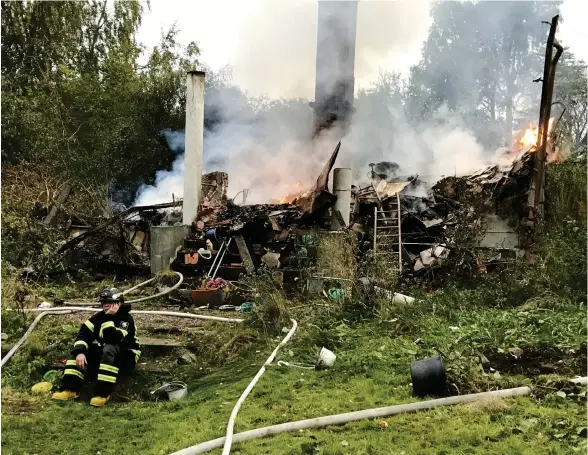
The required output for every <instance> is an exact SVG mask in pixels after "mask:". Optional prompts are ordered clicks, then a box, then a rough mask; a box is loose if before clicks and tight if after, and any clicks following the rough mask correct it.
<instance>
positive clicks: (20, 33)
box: [2, 0, 199, 194]
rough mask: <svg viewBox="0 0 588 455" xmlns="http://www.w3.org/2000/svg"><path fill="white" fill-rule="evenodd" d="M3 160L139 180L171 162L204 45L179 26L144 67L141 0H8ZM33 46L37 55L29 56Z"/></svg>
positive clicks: (95, 183) (89, 180) (104, 178)
mask: <svg viewBox="0 0 588 455" xmlns="http://www.w3.org/2000/svg"><path fill="white" fill-rule="evenodd" d="M2 13H3V14H2V26H3V27H2V40H3V48H2V109H3V116H2V161H3V163H4V164H5V163H7V162H9V163H25V162H30V163H37V164H38V163H43V164H44V165H45V166H46V167H47V168H48V169H49V171H50V172H51V173H53V174H56V175H61V176H64V177H66V178H67V179H69V180H70V181H72V183H75V184H76V186H78V185H85V186H87V187H99V186H105V187H107V188H108V189H109V190H111V189H116V188H117V187H118V188H120V187H121V185H124V186H129V185H130V187H131V194H132V193H134V191H133V190H132V188H133V187H134V189H136V188H137V187H138V185H140V184H142V183H145V182H149V181H150V180H151V179H152V178H153V177H154V174H155V171H157V170H159V169H162V168H165V167H167V166H169V165H170V164H171V162H172V161H173V158H174V155H173V152H172V151H171V150H169V149H168V147H167V144H166V141H165V138H164V137H163V135H162V131H163V130H164V129H166V128H171V129H179V128H181V126H182V125H183V120H184V113H183V109H184V104H183V103H182V98H183V97H185V94H184V90H185V88H184V78H185V72H186V70H187V69H192V68H193V67H194V65H195V64H196V63H197V57H198V55H199V49H198V47H197V46H196V45H194V44H191V45H189V46H188V47H187V49H186V50H185V51H182V49H181V48H180V47H179V46H178V45H177V44H176V42H175V35H176V33H177V32H176V31H175V30H174V29H172V30H170V32H169V33H168V34H167V35H165V36H164V37H162V41H161V43H160V45H159V46H157V47H156V48H155V49H154V50H153V52H152V54H151V55H150V58H149V61H148V64H147V65H146V66H145V67H143V68H139V67H138V65H137V58H138V57H139V54H140V51H141V48H140V46H139V44H138V43H137V42H136V39H135V35H136V32H137V29H138V27H139V25H140V21H141V15H142V6H141V4H140V3H139V2H135V1H133V2H115V4H114V8H108V7H107V2H106V1H105V0H94V1H92V2H73V3H71V4H69V3H67V2H65V3H64V2H38V1H33V2H27V3H21V2H7V3H6V4H3V5H2ZM29 56H30V57H29Z"/></svg>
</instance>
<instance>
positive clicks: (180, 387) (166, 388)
mask: <svg viewBox="0 0 588 455" xmlns="http://www.w3.org/2000/svg"><path fill="white" fill-rule="evenodd" d="M157 392H165V393H167V397H168V398H169V400H170V401H171V400H181V399H182V398H184V397H185V396H186V394H187V393H188V385H187V384H186V383H185V382H180V381H172V382H168V383H165V384H163V385H162V386H161V387H159V388H158V389H157V390H154V391H153V392H151V394H152V395H153V394H155V393H157Z"/></svg>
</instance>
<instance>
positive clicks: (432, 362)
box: [410, 357, 446, 397]
mask: <svg viewBox="0 0 588 455" xmlns="http://www.w3.org/2000/svg"><path fill="white" fill-rule="evenodd" d="M410 377H411V379H412V390H413V392H414V394H415V395H416V396H418V397H425V396H427V395H430V396H439V395H443V394H444V393H445V390H446V388H445V381H446V375H445V369H444V368H443V359H442V358H441V357H428V358H426V359H422V360H415V361H414V362H412V363H411V364H410Z"/></svg>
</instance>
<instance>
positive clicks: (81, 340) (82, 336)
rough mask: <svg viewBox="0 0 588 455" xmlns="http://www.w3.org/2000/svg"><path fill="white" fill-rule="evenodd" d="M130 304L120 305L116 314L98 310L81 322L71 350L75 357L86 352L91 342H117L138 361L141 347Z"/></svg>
mask: <svg viewBox="0 0 588 455" xmlns="http://www.w3.org/2000/svg"><path fill="white" fill-rule="evenodd" d="M130 310H131V306H130V305H125V304H123V305H121V306H120V308H119V309H118V311H117V312H116V314H106V313H105V312H104V310H103V311H100V312H98V313H96V314H94V316H92V317H91V318H90V319H88V320H87V321H86V322H84V323H83V324H82V327H81V328H80V331H79V332H78V336H77V338H76V341H75V342H74V347H73V349H72V351H71V353H72V355H73V356H74V357H75V356H77V355H78V354H81V353H84V354H85V353H87V351H88V349H89V348H90V345H91V344H92V343H94V344H98V345H100V346H102V345H104V344H118V345H120V346H121V347H122V348H123V349H128V350H130V351H132V352H133V353H134V354H135V361H139V356H140V355H141V347H140V345H139V340H138V338H137V330H136V328H135V322H134V320H133V316H131V315H130V314H129V311H130Z"/></svg>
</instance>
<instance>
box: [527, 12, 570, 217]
mask: <svg viewBox="0 0 588 455" xmlns="http://www.w3.org/2000/svg"><path fill="white" fill-rule="evenodd" d="M558 21H559V15H557V16H554V17H553V18H552V19H551V22H550V23H549V22H548V23H547V24H549V25H550V29H549V35H548V37H547V46H546V47H545V66H544V68H543V79H542V81H543V87H542V89H541V105H540V107H539V134H538V137H537V152H536V154H535V168H534V171H533V180H532V182H533V183H532V188H531V194H530V195H529V220H530V221H533V222H534V224H535V225H536V224H537V222H538V218H539V215H543V205H542V204H543V198H542V197H541V196H542V192H543V183H544V180H545V162H546V157H547V143H548V138H549V118H550V117H551V103H552V100H553V87H554V83H555V69H556V66H557V62H558V60H559V58H560V57H561V54H562V53H563V47H562V45H561V44H559V42H558V41H557V40H556V39H555V32H556V30H557V23H558ZM554 48H555V49H556V52H555V56H554V55H553V49H554Z"/></svg>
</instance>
